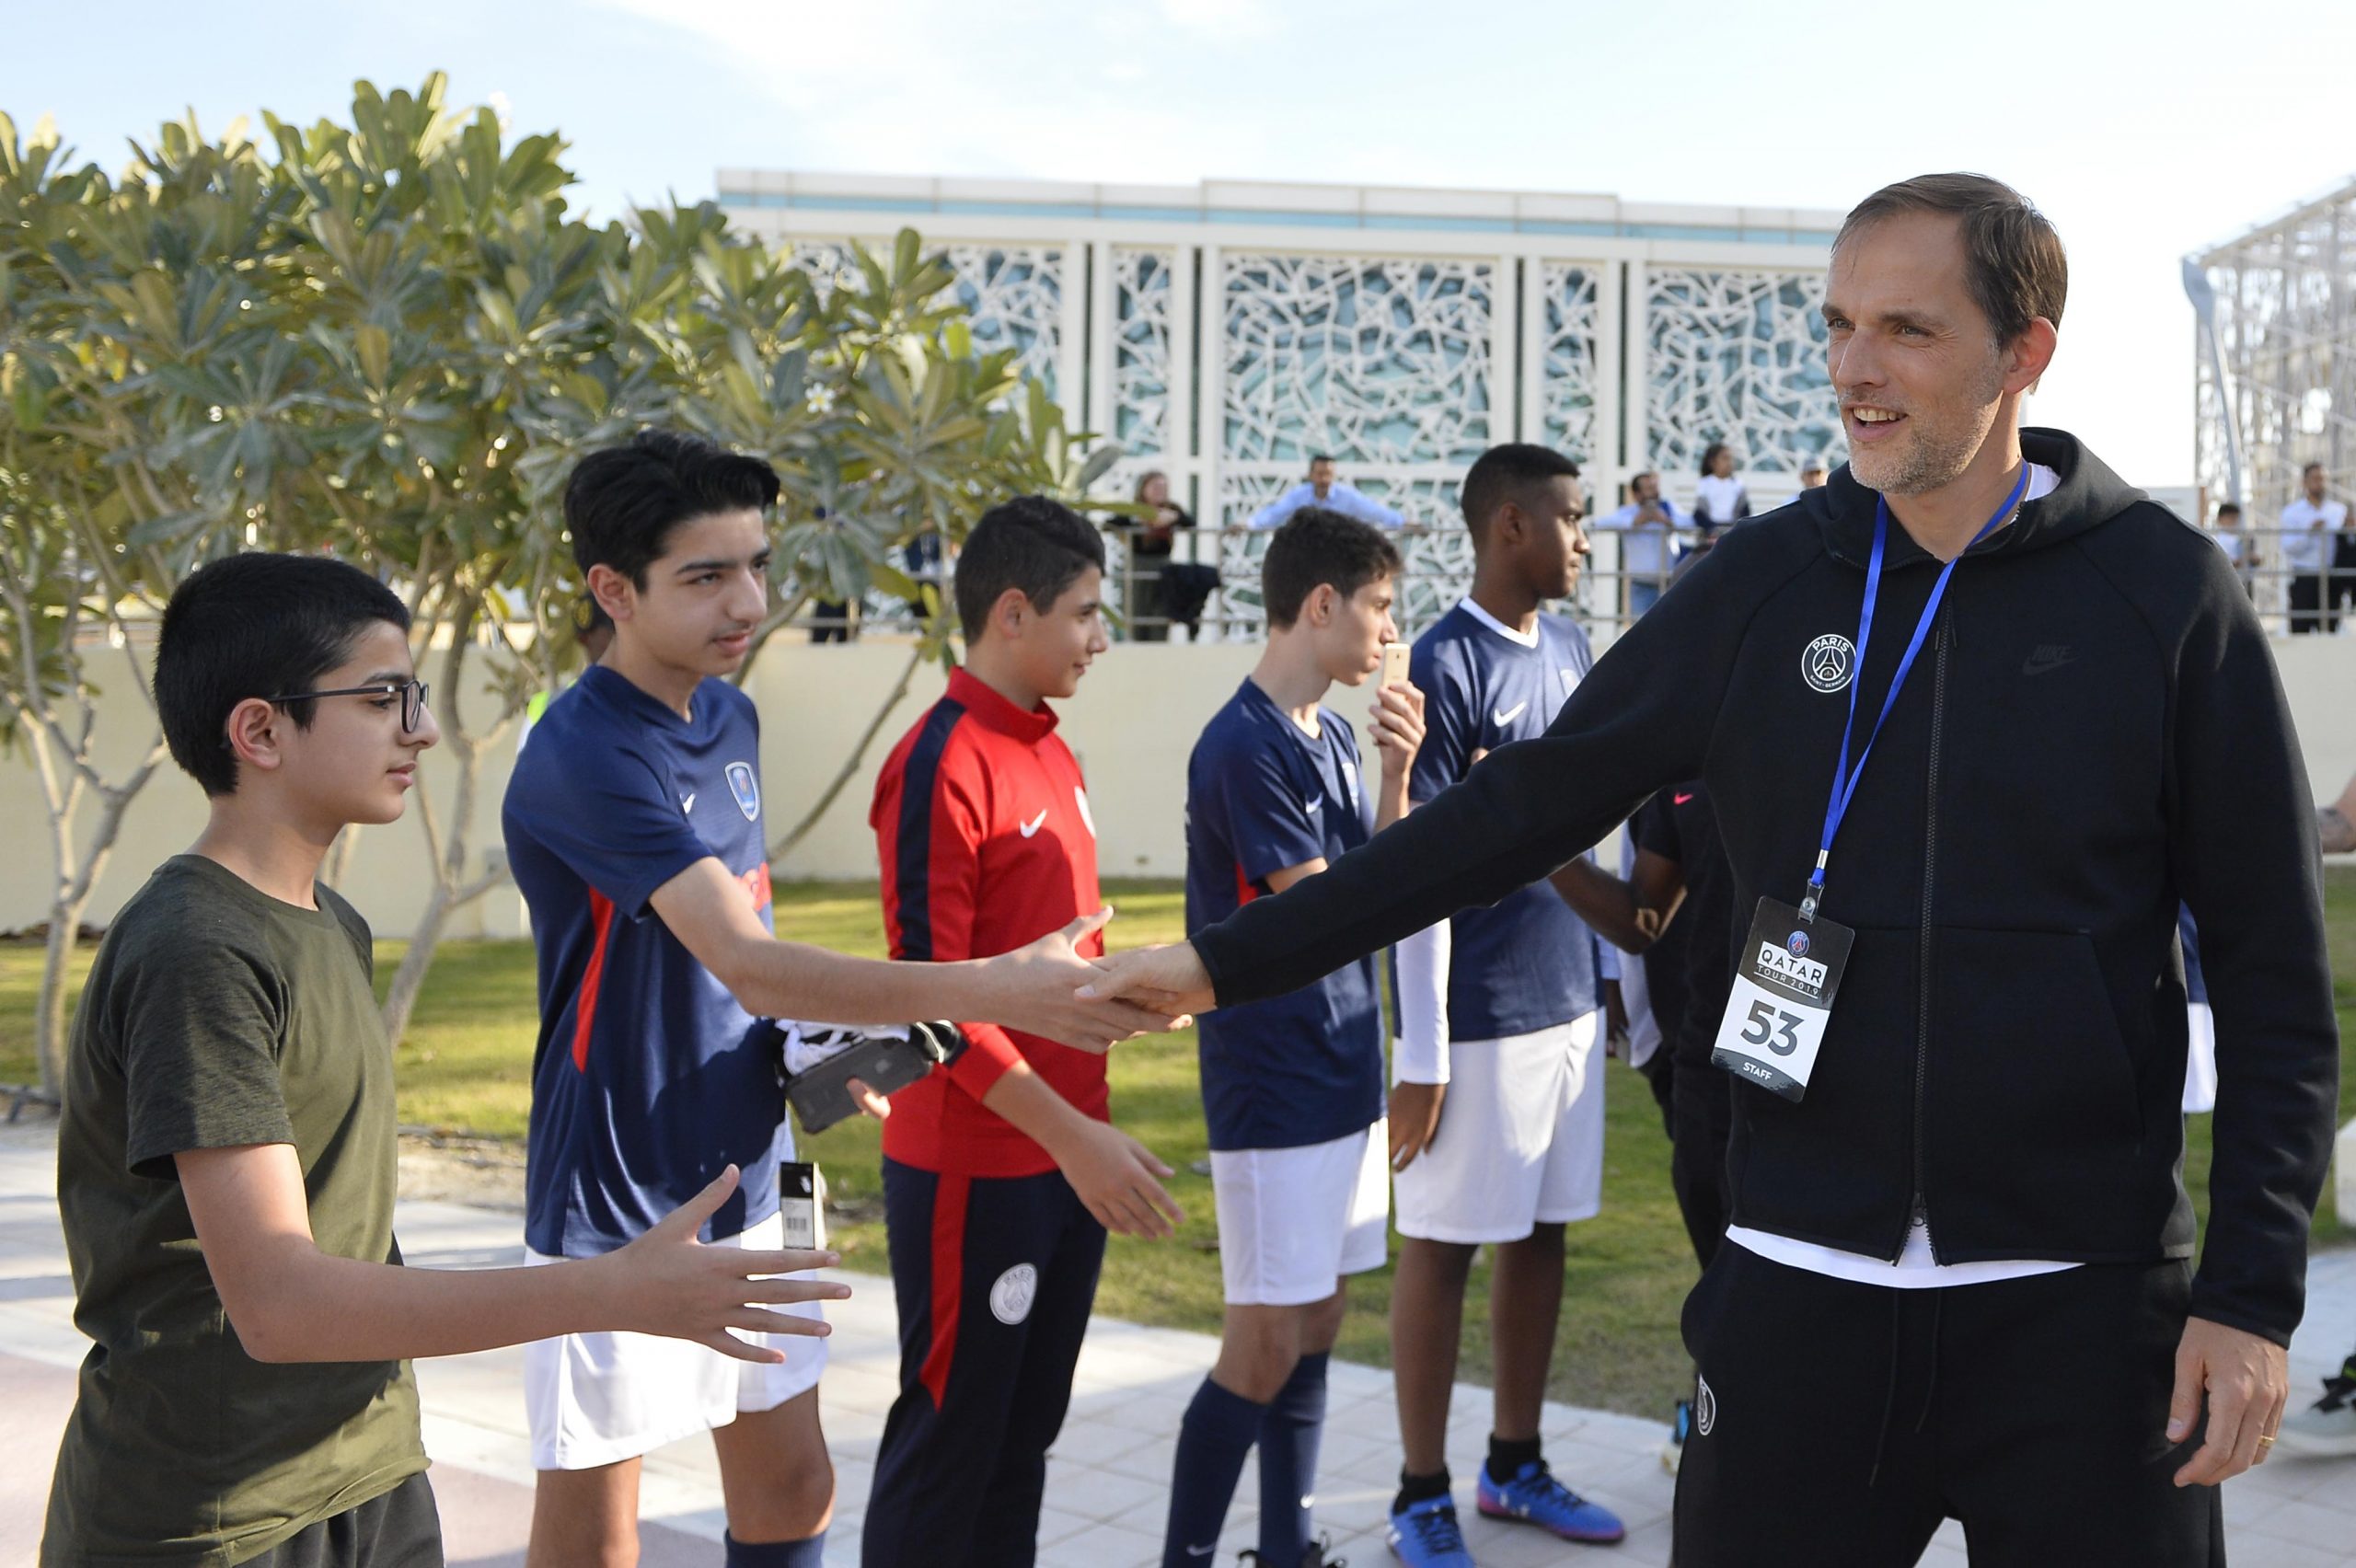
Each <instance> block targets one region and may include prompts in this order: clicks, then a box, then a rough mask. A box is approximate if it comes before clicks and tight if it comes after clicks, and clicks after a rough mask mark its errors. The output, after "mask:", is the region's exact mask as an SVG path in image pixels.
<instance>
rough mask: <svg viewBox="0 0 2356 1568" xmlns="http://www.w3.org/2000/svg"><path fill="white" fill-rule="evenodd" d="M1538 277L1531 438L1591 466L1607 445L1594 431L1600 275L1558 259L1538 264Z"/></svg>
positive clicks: (1580, 264)
mask: <svg viewBox="0 0 2356 1568" xmlns="http://www.w3.org/2000/svg"><path fill="white" fill-rule="evenodd" d="M1538 275H1539V299H1538V308H1539V309H1541V310H1542V311H1544V312H1545V316H1544V320H1543V333H1544V335H1543V337H1542V340H1541V343H1542V354H1541V358H1542V368H1541V375H1542V380H1541V382H1540V386H1541V396H1540V399H1539V403H1540V407H1539V410H1538V429H1537V430H1536V431H1535V432H1532V439H1534V440H1536V441H1538V442H1539V443H1540V444H1542V445H1546V446H1552V447H1553V448H1554V449H1555V450H1557V451H1559V452H1564V453H1567V454H1569V455H1571V456H1572V457H1574V458H1576V460H1577V461H1579V462H1581V463H1589V462H1593V461H1594V460H1595V457H1596V455H1597V454H1598V452H1599V451H1600V449H1601V447H1602V445H1604V444H1608V437H1606V434H1605V432H1599V431H1598V430H1597V428H1596V409H1597V407H1598V395H1599V393H1600V390H1601V387H1600V375H1599V373H1598V370H1597V353H1596V327H1597V322H1598V315H1599V313H1598V309H1597V285H1598V282H1599V281H1600V280H1599V275H1598V273H1597V271H1596V269H1595V267H1594V266H1593V265H1592V264H1589V263H1585V262H1561V261H1547V262H1543V263H1542V264H1541V265H1540V268H1539V274H1538ZM1524 308H1528V306H1525V307H1524ZM1611 433H1612V434H1616V432H1611Z"/></svg>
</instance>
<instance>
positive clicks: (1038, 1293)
mask: <svg viewBox="0 0 2356 1568" xmlns="http://www.w3.org/2000/svg"><path fill="white" fill-rule="evenodd" d="M883 1218H884V1224H885V1226H886V1228H887V1229H888V1230H889V1233H890V1243H891V1259H892V1292H893V1296H894V1297H895V1300H896V1302H897V1304H898V1307H899V1312H900V1395H899V1398H898V1399H896V1400H895V1401H893V1403H892V1413H891V1415H890V1416H889V1417H887V1418H886V1419H885V1421H884V1424H883V1447H881V1449H880V1450H878V1452H877V1453H876V1456H875V1484H874V1488H873V1491H872V1493H870V1495H869V1499H868V1505H867V1522H866V1526H865V1528H864V1531H863V1532H862V1534H861V1536H860V1564H861V1568H1031V1562H1032V1560H1033V1558H1034V1556H1035V1554H1036V1552H1037V1551H1038V1535H1039V1498H1040V1493H1042V1492H1043V1491H1044V1490H1045V1486H1046V1482H1047V1447H1048V1445H1049V1444H1051V1443H1053V1442H1054V1441H1055V1440H1056V1434H1057V1432H1059V1431H1061V1430H1062V1428H1063V1424H1064V1411H1065V1408H1066V1407H1067V1406H1068V1404H1069V1403H1070V1402H1071V1377H1072V1368H1073V1366H1075V1365H1077V1364H1078V1362H1079V1360H1080V1342H1081V1340H1082V1339H1083V1338H1085V1337H1086V1335H1087V1332H1088V1314H1089V1310H1090V1309H1091V1307H1092V1306H1093V1305H1094V1303H1095V1300H1096V1276H1097V1273H1098V1271H1099V1270H1100V1269H1101V1268H1102V1267H1103V1262H1104V1228H1103V1226H1101V1225H1099V1224H1097V1223H1096V1220H1095V1219H1094V1217H1093V1216H1091V1215H1090V1214H1089V1212H1088V1210H1087V1209H1086V1208H1085V1207H1083V1206H1082V1205H1081V1204H1080V1197H1079V1195H1078V1194H1077V1193H1074V1192H1073V1191H1072V1190H1071V1184H1070V1183H1069V1182H1066V1181H1065V1180H1064V1179H1063V1175H1062V1173H1061V1172H1059V1171H1055V1170H1050V1171H1047V1172H1046V1173H1045V1174H1044V1175H1039V1176H941V1175H935V1174H933V1173H932V1172H930V1171H928V1170H915V1169H913V1168H911V1167H909V1166H906V1165H902V1164H899V1163H897V1162H896V1161H894V1160H890V1159H886V1160H885V1161H884V1162H883Z"/></svg>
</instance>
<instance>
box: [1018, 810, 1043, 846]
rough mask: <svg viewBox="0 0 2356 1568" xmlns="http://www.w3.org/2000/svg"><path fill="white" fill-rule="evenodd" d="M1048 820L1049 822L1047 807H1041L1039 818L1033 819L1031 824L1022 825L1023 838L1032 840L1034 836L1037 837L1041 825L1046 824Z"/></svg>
mask: <svg viewBox="0 0 2356 1568" xmlns="http://www.w3.org/2000/svg"><path fill="white" fill-rule="evenodd" d="M1046 820H1047V808H1046V807H1045V806H1041V807H1040V808H1039V814H1038V815H1037V816H1034V817H1033V818H1032V819H1031V820H1030V821H1029V822H1026V823H1024V824H1022V836H1023V837H1025V838H1030V837H1032V836H1035V835H1036V834H1037V833H1038V831H1039V824H1042V823H1044V822H1045V821H1046Z"/></svg>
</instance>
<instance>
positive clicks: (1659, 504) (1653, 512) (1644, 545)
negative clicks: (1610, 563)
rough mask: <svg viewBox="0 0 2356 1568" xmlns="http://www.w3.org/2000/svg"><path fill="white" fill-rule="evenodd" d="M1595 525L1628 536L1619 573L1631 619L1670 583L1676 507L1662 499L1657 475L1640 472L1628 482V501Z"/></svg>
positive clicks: (1644, 608)
mask: <svg viewBox="0 0 2356 1568" xmlns="http://www.w3.org/2000/svg"><path fill="white" fill-rule="evenodd" d="M1595 525H1596V526H1597V527H1599V528H1614V529H1617V530H1619V531H1620V532H1621V533H1623V534H1624V535H1626V537H1625V538H1623V539H1622V540H1621V541H1620V576H1621V580H1622V581H1623V582H1625V583H1626V584H1627V585H1628V618H1629V619H1630V620H1634V619H1635V618H1636V617H1638V616H1641V615H1643V614H1644V613H1645V612H1646V610H1649V609H1651V608H1652V607H1653V605H1654V603H1655V601H1657V600H1658V599H1659V598H1660V596H1661V593H1662V591H1663V590H1664V589H1666V588H1667V587H1668V586H1669V567H1670V565H1671V564H1672V561H1671V559H1670V545H1671V542H1672V541H1671V538H1670V534H1669V530H1670V529H1672V528H1675V527H1676V526H1678V521H1677V508H1676V507H1674V506H1671V505H1670V504H1669V502H1667V501H1666V500H1664V499H1663V498H1662V496H1661V493H1660V476H1659V475H1658V474H1654V473H1649V472H1648V473H1642V474H1638V475H1637V476H1636V477H1635V478H1633V479H1630V480H1629V481H1628V504H1626V505H1625V506H1623V507H1622V508H1621V509H1620V510H1619V511H1617V512H1614V513H1611V515H1610V516H1608V517H1599V518H1597V519H1596V520H1595Z"/></svg>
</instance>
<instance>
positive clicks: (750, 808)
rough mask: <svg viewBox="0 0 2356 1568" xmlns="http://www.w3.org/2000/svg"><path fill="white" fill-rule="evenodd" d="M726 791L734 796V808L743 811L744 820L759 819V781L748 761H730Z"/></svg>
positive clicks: (756, 820)
mask: <svg viewBox="0 0 2356 1568" xmlns="http://www.w3.org/2000/svg"><path fill="white" fill-rule="evenodd" d="M726 771H727V774H728V792H729V793H730V794H732V795H733V796H735V797H736V809H737V810H738V811H740V812H743V813H745V821H746V822H758V821H760V820H761V781H760V779H759V778H756V777H755V775H754V773H753V765H752V764H751V763H749V762H732V763H730V764H729V765H728V767H727V770H726Z"/></svg>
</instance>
